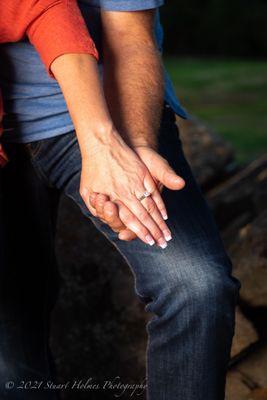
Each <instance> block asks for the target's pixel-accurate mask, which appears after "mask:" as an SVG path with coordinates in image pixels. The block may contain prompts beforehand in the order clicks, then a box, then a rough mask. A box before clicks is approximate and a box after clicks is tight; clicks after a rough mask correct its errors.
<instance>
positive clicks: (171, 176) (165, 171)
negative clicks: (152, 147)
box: [153, 155, 185, 190]
mask: <svg viewBox="0 0 267 400" xmlns="http://www.w3.org/2000/svg"><path fill="white" fill-rule="evenodd" d="M153 176H155V178H156V179H157V180H158V181H160V183H162V184H163V185H164V186H166V187H167V188H168V189H172V190H180V189H182V188H183V187H184V186H185V181H184V180H183V178H181V177H180V176H179V175H177V174H176V172H175V171H174V170H173V169H172V168H171V166H170V165H169V163H168V161H166V160H165V159H164V158H163V157H161V156H159V155H158V157H157V159H156V161H155V162H154V167H153Z"/></svg>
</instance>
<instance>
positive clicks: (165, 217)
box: [162, 213, 168, 221]
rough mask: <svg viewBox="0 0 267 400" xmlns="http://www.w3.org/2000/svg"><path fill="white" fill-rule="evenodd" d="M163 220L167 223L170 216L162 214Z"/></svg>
mask: <svg viewBox="0 0 267 400" xmlns="http://www.w3.org/2000/svg"><path fill="white" fill-rule="evenodd" d="M162 218H163V219H164V220H165V221H166V220H167V219H168V215H167V214H166V213H162Z"/></svg>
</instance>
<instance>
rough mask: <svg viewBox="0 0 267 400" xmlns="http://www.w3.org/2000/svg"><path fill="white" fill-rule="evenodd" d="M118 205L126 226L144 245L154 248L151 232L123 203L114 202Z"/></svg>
mask: <svg viewBox="0 0 267 400" xmlns="http://www.w3.org/2000/svg"><path fill="white" fill-rule="evenodd" d="M114 203H116V204H117V205H118V208H119V217H120V219H121V221H122V222H123V223H124V225H125V226H126V227H127V228H128V229H130V230H131V231H132V232H134V233H135V234H136V236H137V237H138V238H139V239H140V240H142V241H143V242H144V243H146V244H149V245H150V246H153V244H155V240H154V239H153V237H152V236H151V234H150V232H149V230H148V229H147V228H146V227H145V226H144V225H143V224H142V223H141V222H140V220H139V219H138V218H137V217H136V216H135V214H134V213H133V212H131V210H130V209H129V208H128V207H127V206H126V205H125V204H124V203H123V202H122V201H121V200H114Z"/></svg>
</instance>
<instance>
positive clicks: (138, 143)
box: [131, 138, 158, 151]
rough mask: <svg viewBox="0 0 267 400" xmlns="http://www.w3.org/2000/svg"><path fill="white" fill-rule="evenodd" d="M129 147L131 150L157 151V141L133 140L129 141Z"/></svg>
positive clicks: (154, 139)
mask: <svg viewBox="0 0 267 400" xmlns="http://www.w3.org/2000/svg"><path fill="white" fill-rule="evenodd" d="M131 147H132V148H133V149H137V148H140V147H145V148H149V149H152V150H155V151H157V150H158V141H157V139H156V138H153V139H150V140H144V139H139V140H133V141H131Z"/></svg>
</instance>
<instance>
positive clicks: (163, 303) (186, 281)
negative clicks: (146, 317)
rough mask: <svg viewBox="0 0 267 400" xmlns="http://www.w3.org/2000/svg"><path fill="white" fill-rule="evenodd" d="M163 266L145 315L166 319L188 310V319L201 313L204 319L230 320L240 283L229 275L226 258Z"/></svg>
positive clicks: (210, 258) (228, 262) (211, 258)
mask: <svg viewBox="0 0 267 400" xmlns="http://www.w3.org/2000/svg"><path fill="white" fill-rule="evenodd" d="M165 261H166V260H165ZM164 264H165V265H162V266H161V268H160V270H161V271H164V272H163V273H162V274H159V276H158V282H159V284H158V285H157V286H156V288H157V290H156V292H155V293H154V296H151V300H152V301H151V302H150V303H148V304H147V306H146V310H147V311H149V312H153V313H155V314H157V315H158V316H164V318H166V319H167V318H172V317H174V316H179V313H180V312H181V311H182V310H185V309H187V310H189V311H188V312H189V314H190V317H193V315H196V316H197V315H200V313H201V316H202V318H204V319H205V318H207V319H209V318H220V317H221V318H225V317H227V315H229V316H230V317H231V318H232V317H233V312H234V307H235V305H236V302H237V298H238V293H239V289H240V283H239V281H238V280H237V279H236V278H234V277H233V276H232V275H231V265H230V261H229V259H228V258H227V257H224V258H221V259H216V257H215V258H213V257H208V258H207V259H203V258H202V262H197V263H194V262H192V260H191V262H187V263H184V262H182V261H180V262H179V260H177V261H176V263H173V260H172V263H171V264H169V265H167V264H166V262H164Z"/></svg>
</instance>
